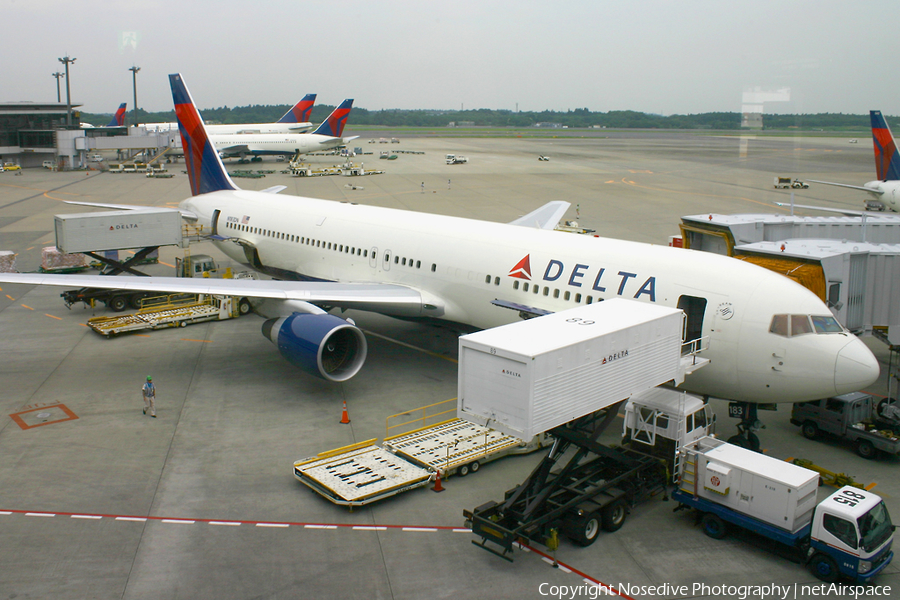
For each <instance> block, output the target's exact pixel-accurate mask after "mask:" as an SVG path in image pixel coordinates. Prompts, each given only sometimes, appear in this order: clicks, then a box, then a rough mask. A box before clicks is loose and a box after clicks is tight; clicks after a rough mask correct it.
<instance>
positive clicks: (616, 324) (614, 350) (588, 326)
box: [457, 299, 684, 440]
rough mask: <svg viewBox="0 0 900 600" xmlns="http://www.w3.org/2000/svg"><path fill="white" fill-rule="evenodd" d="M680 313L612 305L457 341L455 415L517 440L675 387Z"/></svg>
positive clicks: (632, 303)
mask: <svg viewBox="0 0 900 600" xmlns="http://www.w3.org/2000/svg"><path fill="white" fill-rule="evenodd" d="M683 320H684V313H682V311H681V310H678V309H674V308H668V307H664V306H658V305H654V304H647V303H641V302H636V301H633V300H623V299H612V300H606V301H604V302H599V303H596V304H590V305H587V306H580V307H577V308H573V309H570V310H565V311H562V312H558V313H554V314H550V315H545V316H542V317H537V318H534V319H530V320H527V321H521V322H518V323H513V324H510V325H504V326H502V327H495V328H493V329H486V330H484V331H479V332H477V333H473V334H470V335H465V336H462V337H460V338H459V390H458V391H459V397H458V406H457V415H458V416H459V417H460V418H461V419H467V420H469V421H472V422H474V423H478V424H481V425H487V426H488V427H491V428H493V429H496V430H498V431H502V432H503V433H506V434H508V435H512V436H515V437H518V438H519V439H522V440H530V439H531V438H533V437H534V436H535V435H537V434H539V433H542V432H544V431H547V430H549V429H552V428H553V427H556V426H557V425H562V424H563V423H567V422H569V421H571V420H573V419H577V418H578V417H581V416H584V415H587V414H590V413H592V412H594V411H597V410H600V409H602V408H605V407H607V406H610V405H611V404H614V403H616V402H619V401H621V400H625V399H626V398H628V397H630V396H632V395H634V394H636V393H637V392H641V391H644V390H646V389H648V388H652V387H655V386H657V385H660V384H662V383H665V382H667V381H671V380H673V379H674V380H676V382H680V379H681V377H682V376H683V375H680V374H679V368H680V362H681V345H682V343H681V332H682V325H683Z"/></svg>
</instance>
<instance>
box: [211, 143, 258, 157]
mask: <svg viewBox="0 0 900 600" xmlns="http://www.w3.org/2000/svg"><path fill="white" fill-rule="evenodd" d="M216 152H218V153H219V154H220V155H228V156H231V155H232V154H234V155H237V154H250V148H249V147H247V144H235V145H233V146H226V147H225V148H218V149H217V150H216Z"/></svg>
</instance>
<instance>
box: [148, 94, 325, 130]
mask: <svg viewBox="0 0 900 600" xmlns="http://www.w3.org/2000/svg"><path fill="white" fill-rule="evenodd" d="M315 103H316V94H307V95H305V96H304V97H303V99H302V100H300V102H298V103H297V104H295V105H294V106H292V107H291V109H290V110H289V111H287V112H286V113H284V115H283V116H282V117H281V118H280V119H278V120H277V121H276V122H274V123H232V124H220V125H207V126H206V132H207V133H215V134H242V135H245V134H252V133H258V134H275V133H304V132H306V131H309V130H310V129H312V126H313V124H312V123H310V122H309V115H310V114H311V113H312V109H313V106H314V105H315ZM141 127H144V128H146V129H147V130H148V131H167V130H170V129H178V123H144V124H143V125H141Z"/></svg>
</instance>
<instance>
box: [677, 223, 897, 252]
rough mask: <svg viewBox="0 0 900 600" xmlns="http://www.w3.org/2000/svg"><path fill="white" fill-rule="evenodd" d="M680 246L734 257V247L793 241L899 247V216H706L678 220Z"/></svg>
mask: <svg viewBox="0 0 900 600" xmlns="http://www.w3.org/2000/svg"><path fill="white" fill-rule="evenodd" d="M681 235H682V238H683V240H684V247H685V248H691V249H693V250H703V251H705V252H713V253H716V254H724V255H726V256H734V254H735V253H734V248H735V246H741V245H745V244H754V243H757V242H776V241H780V240H789V239H796V238H807V239H830V240H852V241H856V242H866V241H867V242H871V243H876V244H900V215H891V214H879V215H874V214H873V215H869V214H866V215H864V216H863V217H847V216H841V217H838V216H834V217H801V216H797V215H775V214H737V215H720V214H716V213H709V214H703V215H691V216H687V217H681Z"/></svg>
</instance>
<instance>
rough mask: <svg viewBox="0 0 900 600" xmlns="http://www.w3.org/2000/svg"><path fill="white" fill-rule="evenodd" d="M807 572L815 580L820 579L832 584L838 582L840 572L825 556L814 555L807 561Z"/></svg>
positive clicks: (832, 560) (830, 559)
mask: <svg viewBox="0 0 900 600" xmlns="http://www.w3.org/2000/svg"><path fill="white" fill-rule="evenodd" d="M809 572H810V573H812V574H813V575H814V576H815V577H816V579H820V580H822V581H824V582H826V583H834V582H835V581H837V580H838V577H839V576H840V574H841V572H840V571H838V566H837V563H835V562H834V559H833V558H831V557H830V556H828V555H826V554H816V555H815V556H813V557H812V560H810V561H809Z"/></svg>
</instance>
